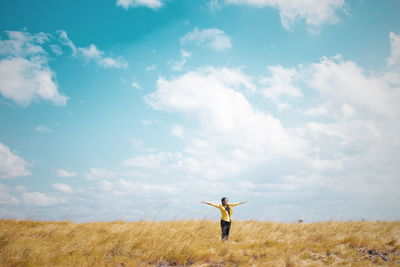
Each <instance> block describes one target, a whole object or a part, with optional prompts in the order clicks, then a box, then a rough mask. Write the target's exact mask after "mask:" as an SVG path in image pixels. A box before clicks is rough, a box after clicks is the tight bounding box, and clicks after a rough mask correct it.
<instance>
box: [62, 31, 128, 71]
mask: <svg viewBox="0 0 400 267" xmlns="http://www.w3.org/2000/svg"><path fill="white" fill-rule="evenodd" d="M57 32H58V34H59V37H60V42H61V43H62V44H64V45H66V46H68V47H69V48H70V49H71V51H72V55H73V56H74V57H80V58H82V59H83V60H84V61H86V62H88V61H94V62H95V63H96V64H97V65H98V66H100V67H103V68H122V69H125V68H127V67H128V66H129V64H128V62H126V61H125V60H124V59H123V58H122V57H118V58H113V57H106V56H104V54H105V53H104V51H101V50H100V49H98V48H97V46H96V45H94V44H90V45H89V46H88V47H77V46H75V44H74V43H73V42H72V41H71V39H69V37H68V34H67V32H66V31H64V30H59V31H57Z"/></svg>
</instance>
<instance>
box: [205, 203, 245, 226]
mask: <svg viewBox="0 0 400 267" xmlns="http://www.w3.org/2000/svg"><path fill="white" fill-rule="evenodd" d="M210 204H211V206H213V207H216V208H218V209H219V211H220V212H221V220H224V221H227V222H230V221H232V214H233V209H232V207H234V206H237V205H239V204H240V203H232V204H228V207H230V208H231V209H230V210H231V211H230V214H231V216H229V214H228V211H227V210H226V209H225V207H224V206H222V204H220V205H217V204H213V203H210Z"/></svg>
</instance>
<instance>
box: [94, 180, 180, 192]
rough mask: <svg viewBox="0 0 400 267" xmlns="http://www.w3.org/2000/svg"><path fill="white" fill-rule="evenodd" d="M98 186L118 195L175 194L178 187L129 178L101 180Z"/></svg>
mask: <svg viewBox="0 0 400 267" xmlns="http://www.w3.org/2000/svg"><path fill="white" fill-rule="evenodd" d="M98 186H99V187H100V188H101V189H102V190H103V191H108V192H114V193H117V194H118V195H130V194H135V195H139V196H154V194H163V195H164V194H167V195H169V194H173V193H175V192H176V191H177V188H176V187H175V186H173V185H170V184H168V185H166V184H159V183H158V184H152V183H143V182H137V181H130V180H127V179H119V180H117V181H113V182H110V181H100V182H99V183H98Z"/></svg>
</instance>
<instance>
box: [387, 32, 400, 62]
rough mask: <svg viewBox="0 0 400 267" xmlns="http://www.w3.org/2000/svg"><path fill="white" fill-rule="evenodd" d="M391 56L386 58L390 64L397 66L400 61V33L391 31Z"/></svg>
mask: <svg viewBox="0 0 400 267" xmlns="http://www.w3.org/2000/svg"><path fill="white" fill-rule="evenodd" d="M389 38H390V56H389V57H388V58H387V59H386V62H387V64H388V65H389V66H396V65H399V63H400V35H398V34H395V33H394V32H390V34H389Z"/></svg>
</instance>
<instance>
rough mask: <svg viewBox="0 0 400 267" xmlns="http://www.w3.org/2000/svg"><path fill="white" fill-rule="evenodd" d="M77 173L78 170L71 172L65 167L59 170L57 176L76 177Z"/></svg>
mask: <svg viewBox="0 0 400 267" xmlns="http://www.w3.org/2000/svg"><path fill="white" fill-rule="evenodd" d="M76 175H77V174H76V172H70V171H67V170H63V169H60V170H57V176H59V177H74V176H76Z"/></svg>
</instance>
